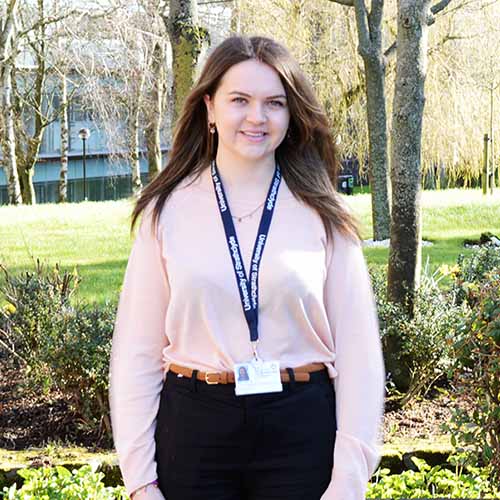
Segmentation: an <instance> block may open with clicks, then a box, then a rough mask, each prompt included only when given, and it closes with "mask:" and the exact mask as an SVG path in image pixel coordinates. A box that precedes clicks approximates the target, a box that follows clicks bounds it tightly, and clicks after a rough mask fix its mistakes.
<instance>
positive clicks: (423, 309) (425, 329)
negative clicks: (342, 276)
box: [371, 266, 465, 404]
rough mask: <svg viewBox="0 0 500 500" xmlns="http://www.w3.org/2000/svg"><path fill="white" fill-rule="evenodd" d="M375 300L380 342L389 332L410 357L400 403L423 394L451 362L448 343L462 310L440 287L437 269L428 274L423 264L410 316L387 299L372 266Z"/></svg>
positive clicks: (381, 275) (383, 282) (381, 280)
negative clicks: (403, 392)
mask: <svg viewBox="0 0 500 500" xmlns="http://www.w3.org/2000/svg"><path fill="white" fill-rule="evenodd" d="M371 278H372V284H373V289H374V293H375V297H376V302H377V309H378V318H379V324H380V335H381V338H382V342H384V339H386V337H388V336H392V337H400V338H401V342H402V350H401V356H402V358H404V359H406V360H409V363H410V366H409V370H410V376H411V378H410V384H409V390H408V392H407V393H406V395H405V396H404V399H403V401H402V402H403V404H404V403H406V402H408V401H409V400H410V399H411V398H412V397H415V396H417V395H419V394H424V395H425V393H426V392H427V391H428V390H429V389H430V388H431V387H432V384H433V383H434V382H435V381H436V380H437V379H438V378H439V377H441V376H442V375H445V374H446V373H447V371H448V369H449V367H450V366H451V364H452V350H451V345H452V343H453V339H454V336H455V331H456V329H457V328H458V327H459V325H460V321H461V318H462V317H463V316H464V314H465V310H464V308H463V307H460V306H457V305H455V304H454V299H453V296H451V295H449V294H447V293H444V292H443V291H441V289H440V287H439V282H440V280H441V279H442V276H441V274H440V273H439V271H437V272H435V273H434V274H430V273H429V271H428V266H426V268H425V270H424V272H423V273H422V276H421V282H420V287H419V289H418V291H417V293H416V296H415V301H414V304H415V312H414V316H413V317H410V316H409V315H408V314H407V312H406V311H405V309H404V308H403V307H401V306H400V305H398V304H395V303H391V302H389V301H388V300H387V296H386V289H387V278H386V274H385V273H384V272H382V271H380V270H371Z"/></svg>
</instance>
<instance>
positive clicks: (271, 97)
mask: <svg viewBox="0 0 500 500" xmlns="http://www.w3.org/2000/svg"><path fill="white" fill-rule="evenodd" d="M232 94H238V95H244V96H245V97H252V96H251V95H250V94H247V93H246V92H241V91H239V90H233V91H232V92H229V94H228V95H232ZM277 97H281V98H283V99H286V95H284V94H276V95H270V96H269V97H267V98H266V99H276V98H277Z"/></svg>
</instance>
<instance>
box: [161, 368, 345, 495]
mask: <svg viewBox="0 0 500 500" xmlns="http://www.w3.org/2000/svg"><path fill="white" fill-rule="evenodd" d="M288 371H289V373H290V372H291V370H290V369H288ZM291 374H292V376H293V372H292V373H291ZM336 430H337V422H336V415H335V392H334V386H333V382H332V381H331V380H330V378H329V377H328V373H327V371H326V369H325V370H322V371H319V372H315V373H311V381H310V382H306V383H304V382H295V381H293V380H292V381H290V382H289V383H283V392H279V393H268V394H253V395H247V396H236V395H235V394H234V385H233V384H227V385H208V384H206V383H205V382H200V381H198V380H196V378H195V374H193V377H192V378H191V379H189V378H186V377H178V376H177V375H176V374H175V373H173V372H168V373H167V377H166V379H165V382H164V385H163V389H162V393H161V398H160V407H159V410H158V415H157V423H156V432H155V442H156V462H157V472H158V481H159V485H160V490H161V491H162V493H163V495H164V496H165V498H166V500H278V499H283V500H284V499H286V500H319V499H320V498H321V495H322V494H323V493H324V491H325V490H326V488H327V486H328V484H329V483H330V480H331V473H332V468H333V448H334V444H335V433H336Z"/></svg>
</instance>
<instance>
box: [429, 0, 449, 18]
mask: <svg viewBox="0 0 500 500" xmlns="http://www.w3.org/2000/svg"><path fill="white" fill-rule="evenodd" d="M451 1H452V0H441V1H440V2H438V3H436V4H434V5H433V6H432V7H431V12H432V14H434V15H436V14H438V13H439V12H441V11H442V10H444V9H446V7H448V4H450V3H451Z"/></svg>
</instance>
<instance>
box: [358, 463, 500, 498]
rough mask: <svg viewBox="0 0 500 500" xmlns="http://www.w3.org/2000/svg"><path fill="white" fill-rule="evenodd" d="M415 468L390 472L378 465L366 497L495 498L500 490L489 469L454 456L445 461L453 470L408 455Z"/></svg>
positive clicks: (499, 493)
mask: <svg viewBox="0 0 500 500" xmlns="http://www.w3.org/2000/svg"><path fill="white" fill-rule="evenodd" d="M411 460H412V461H413V463H414V464H415V465H416V467H417V469H418V470H417V471H413V470H409V471H405V472H403V473H401V474H393V475H390V471H389V469H379V470H378V471H377V473H376V474H375V480H376V482H374V483H369V485H368V489H367V494H366V498H391V499H394V498H438V497H439V498H442V497H443V495H447V496H448V495H449V497H448V498H497V497H498V495H500V490H498V489H496V488H495V487H494V486H493V483H492V482H490V480H489V479H488V471H487V470H485V469H480V468H478V467H471V466H466V472H465V473H464V471H463V467H462V466H460V465H459V464H458V462H457V461H456V460H455V457H450V458H449V459H448V461H449V462H450V463H452V464H455V472H453V471H451V470H449V469H445V468H442V467H441V466H439V465H437V466H435V467H432V468H431V466H430V465H428V464H427V463H426V462H425V460H422V459H420V458H416V457H411Z"/></svg>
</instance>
